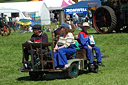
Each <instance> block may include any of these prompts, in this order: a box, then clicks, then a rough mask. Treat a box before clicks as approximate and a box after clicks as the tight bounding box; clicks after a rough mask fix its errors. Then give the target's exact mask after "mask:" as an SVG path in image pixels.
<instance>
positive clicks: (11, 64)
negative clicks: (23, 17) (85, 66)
mask: <svg viewBox="0 0 128 85" xmlns="http://www.w3.org/2000/svg"><path fill="white" fill-rule="evenodd" d="M78 32H79V31H75V34H78ZM89 33H90V34H92V35H93V36H94V38H95V41H96V45H97V46H99V47H100V48H101V52H102V54H104V55H109V58H104V59H103V63H104V64H105V67H99V72H98V73H87V72H86V71H81V72H80V75H79V76H78V77H77V78H73V79H64V78H54V76H55V75H58V74H49V75H46V77H53V79H51V80H49V79H44V80H40V81H32V80H30V78H29V75H28V73H23V72H20V71H18V68H20V67H21V66H22V63H21V62H22V47H21V45H22V43H24V42H25V41H26V40H28V39H29V38H30V36H31V35H32V33H14V32H13V33H11V35H10V36H8V37H2V36H0V85H128V33H112V34H97V33H96V32H95V30H94V29H90V30H89ZM47 34H48V37H49V42H51V32H47ZM61 75H62V74H60V76H61Z"/></svg>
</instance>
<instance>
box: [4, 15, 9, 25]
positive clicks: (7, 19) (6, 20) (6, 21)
mask: <svg viewBox="0 0 128 85" xmlns="http://www.w3.org/2000/svg"><path fill="white" fill-rule="evenodd" d="M4 17H5V23H6V25H8V22H9V18H8V16H7V15H6V14H5V15H4Z"/></svg>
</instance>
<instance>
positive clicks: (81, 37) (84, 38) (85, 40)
mask: <svg viewBox="0 0 128 85" xmlns="http://www.w3.org/2000/svg"><path fill="white" fill-rule="evenodd" d="M89 27H90V26H89V24H88V22H84V23H83V26H82V27H81V28H82V31H81V32H80V33H79V34H78V42H79V44H80V48H83V49H86V50H87V57H88V59H89V65H90V66H93V56H92V50H95V53H96V58H97V64H98V65H99V66H104V65H103V64H102V59H101V53H100V48H99V47H97V46H95V45H93V46H92V45H90V39H89V35H88V33H87V30H88V29H89Z"/></svg>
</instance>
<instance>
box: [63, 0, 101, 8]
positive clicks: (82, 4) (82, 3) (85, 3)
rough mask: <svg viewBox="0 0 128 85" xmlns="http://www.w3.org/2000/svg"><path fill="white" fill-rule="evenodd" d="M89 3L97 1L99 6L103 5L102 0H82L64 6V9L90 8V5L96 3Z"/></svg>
mask: <svg viewBox="0 0 128 85" xmlns="http://www.w3.org/2000/svg"><path fill="white" fill-rule="evenodd" d="M88 3H97V6H98V7H99V6H101V1H100V0H87V1H80V2H78V3H75V4H73V5H70V6H67V7H64V8H63V9H64V10H65V9H73V8H88V7H94V6H95V5H93V4H92V5H89V4H88Z"/></svg>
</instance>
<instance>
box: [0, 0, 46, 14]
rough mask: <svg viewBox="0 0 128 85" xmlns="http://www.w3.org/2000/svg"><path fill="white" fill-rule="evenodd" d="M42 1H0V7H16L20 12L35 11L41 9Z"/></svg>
mask: <svg viewBox="0 0 128 85" xmlns="http://www.w3.org/2000/svg"><path fill="white" fill-rule="evenodd" d="M42 4H45V3H44V2H43V1H40V2H32V1H31V2H11V3H0V8H1V9H4V8H10V9H18V10H20V11H22V12H36V11H38V10H40V9H41V7H42Z"/></svg>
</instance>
